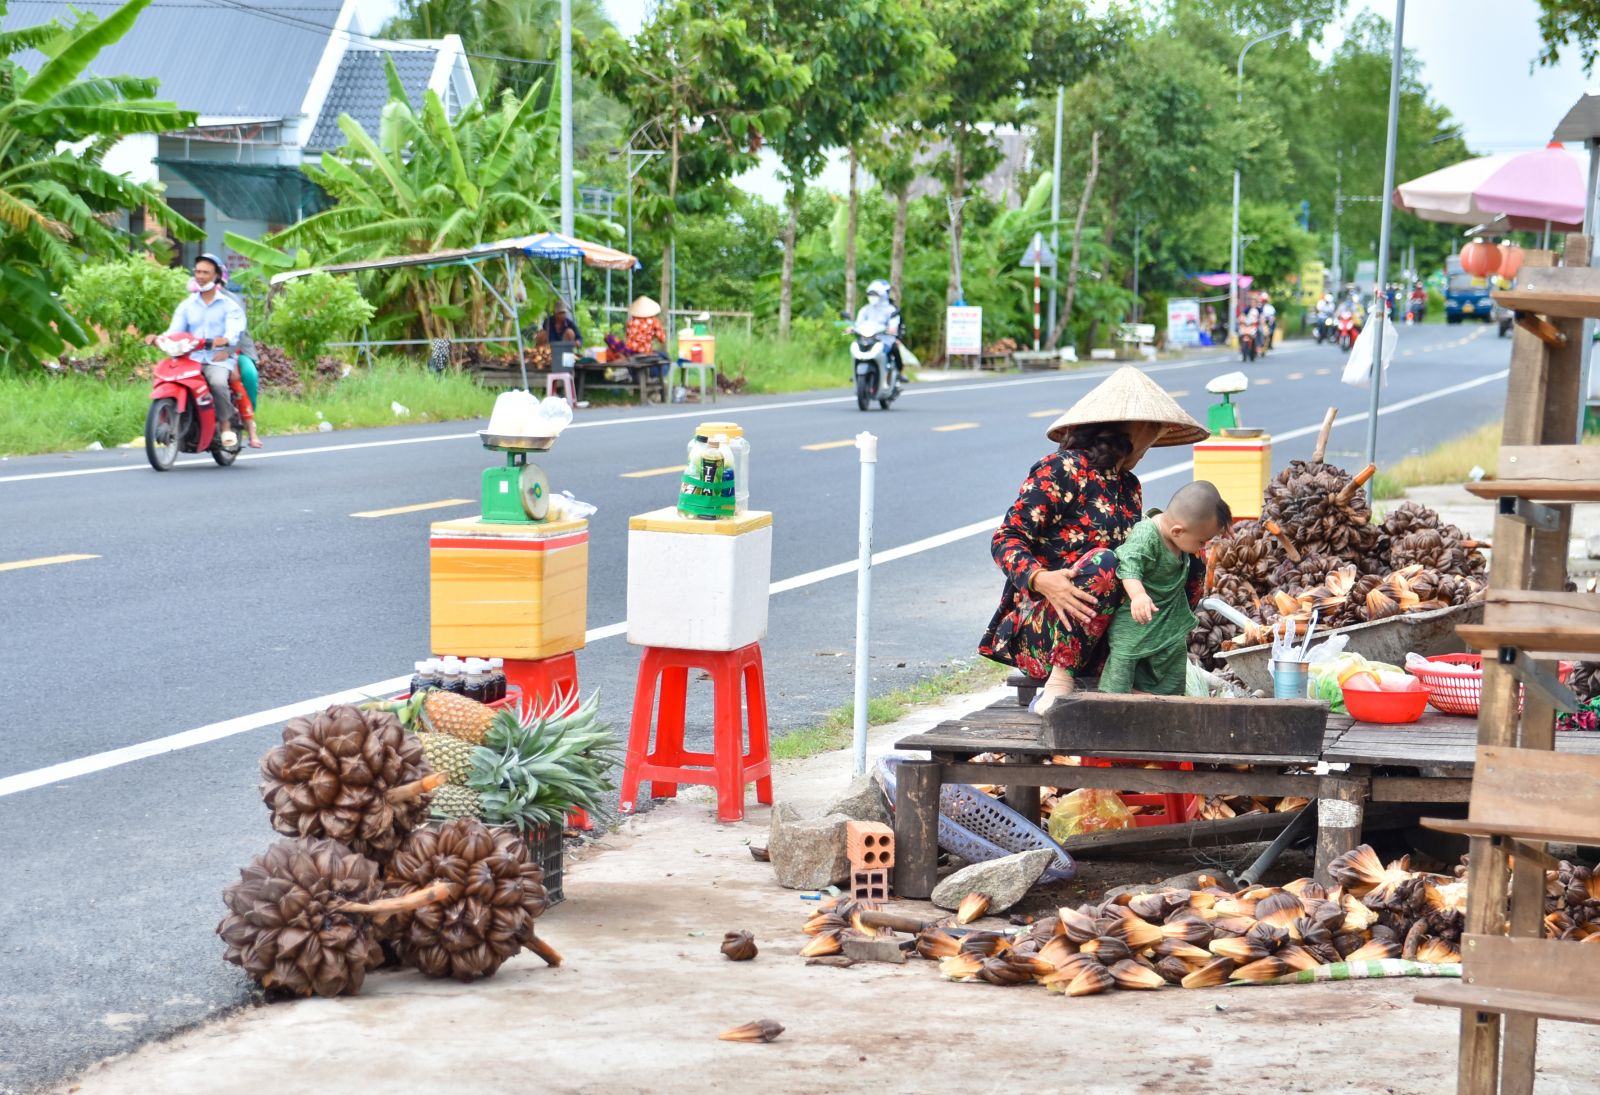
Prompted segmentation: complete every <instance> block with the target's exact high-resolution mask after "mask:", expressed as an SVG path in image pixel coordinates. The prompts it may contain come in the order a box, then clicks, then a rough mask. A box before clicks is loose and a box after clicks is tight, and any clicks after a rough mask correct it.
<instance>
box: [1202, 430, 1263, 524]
mask: <svg viewBox="0 0 1600 1095" xmlns="http://www.w3.org/2000/svg"><path fill="white" fill-rule="evenodd" d="M1194 477H1195V478H1196V479H1205V480H1209V481H1210V482H1212V483H1214V484H1216V488H1217V490H1218V491H1220V492H1221V494H1222V499H1223V501H1225V502H1227V503H1228V508H1229V509H1231V510H1233V516H1234V517H1235V518H1244V517H1260V516H1261V498H1262V495H1264V494H1265V493H1266V491H1267V483H1268V482H1270V481H1271V479H1272V437H1271V436H1270V435H1268V434H1261V435H1260V436H1259V437H1213V438H1211V439H1210V440H1209V441H1201V442H1199V443H1198V444H1196V445H1195V447H1194Z"/></svg>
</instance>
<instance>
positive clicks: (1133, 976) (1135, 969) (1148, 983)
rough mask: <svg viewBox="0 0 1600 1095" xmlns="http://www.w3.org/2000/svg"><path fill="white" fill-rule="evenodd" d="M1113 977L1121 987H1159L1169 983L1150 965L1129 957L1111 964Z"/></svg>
mask: <svg viewBox="0 0 1600 1095" xmlns="http://www.w3.org/2000/svg"><path fill="white" fill-rule="evenodd" d="M1111 979H1112V980H1113V981H1115V982H1116V983H1117V987H1118V988H1119V989H1158V988H1160V987H1161V986H1162V985H1165V984H1166V983H1167V982H1166V979H1165V978H1163V977H1162V976H1161V975H1160V974H1159V973H1157V972H1156V971H1155V970H1153V969H1151V968H1150V967H1149V966H1146V965H1144V964H1142V963H1139V962H1134V961H1130V960H1128V959H1123V960H1122V961H1121V962H1117V963H1114V964H1113V965H1112V966H1111Z"/></svg>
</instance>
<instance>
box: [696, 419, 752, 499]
mask: <svg viewBox="0 0 1600 1095" xmlns="http://www.w3.org/2000/svg"><path fill="white" fill-rule="evenodd" d="M694 434H695V436H694V441H691V442H690V443H689V450H690V457H691V459H692V458H693V455H694V446H695V443H696V442H698V443H700V444H705V443H707V442H709V441H710V440H711V439H712V438H714V437H716V436H717V435H718V434H721V435H722V436H723V437H725V438H727V444H726V450H725V451H727V452H728V453H729V455H730V457H731V458H732V462H733V487H734V491H733V497H734V507H733V509H734V513H736V514H742V513H744V512H746V511H747V510H748V509H749V508H750V442H749V441H748V440H747V439H746V438H745V436H744V427H742V426H740V425H738V424H737V423H734V422H702V423H700V425H698V426H696V427H695V428H694Z"/></svg>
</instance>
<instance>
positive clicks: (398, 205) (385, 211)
mask: <svg viewBox="0 0 1600 1095" xmlns="http://www.w3.org/2000/svg"><path fill="white" fill-rule="evenodd" d="M388 76H389V102H388V103H387V104H386V105H385V106H384V108H383V114H382V116H381V121H380V123H379V127H378V134H377V136H376V137H373V136H372V135H370V134H368V133H367V131H366V130H365V129H363V128H362V126H361V124H360V123H359V122H357V121H355V120H354V119H353V118H351V117H350V116H349V115H343V116H341V117H340V119H339V127H340V129H342V130H343V131H344V134H345V137H346V140H347V143H346V145H345V146H344V147H343V148H341V149H339V150H337V151H335V152H327V153H324V154H323V156H322V161H321V163H320V164H318V165H312V164H307V165H306V166H305V168H304V170H305V173H306V175H307V176H309V177H310V178H311V179H312V180H313V181H314V182H316V183H317V185H319V186H321V187H322V188H323V189H324V190H326V191H327V192H328V193H329V194H330V195H332V196H333V198H334V199H335V200H336V202H337V204H336V205H334V206H333V207H332V208H330V209H326V210H324V211H323V212H321V213H318V214H317V215H316V216H313V217H309V218H307V219H306V220H304V221H301V222H300V223H299V224H297V225H294V226H292V227H290V228H287V229H285V230H284V231H282V232H279V233H277V234H276V235H274V236H270V237H268V238H266V239H265V240H263V241H261V242H260V243H255V242H253V241H251V240H247V239H243V238H241V237H239V236H235V235H233V234H232V233H230V234H229V235H228V237H227V238H228V243H229V245H230V246H232V247H234V248H235V249H236V250H238V251H239V252H240V253H241V254H244V255H246V256H248V257H249V258H251V259H253V260H255V261H256V262H258V263H260V264H261V265H263V266H265V267H267V268H269V269H284V268H288V267H290V266H295V265H302V266H303V265H312V264H318V265H321V264H329V263H340V262H355V261H360V260H363V259H372V258H381V257H384V256H389V255H404V254H423V253H427V252H430V251H440V250H444V249H447V248H465V247H472V246H475V245H477V244H480V243H487V242H491V241H493V240H497V239H504V238H506V237H508V236H519V235H524V234H527V233H530V232H537V231H542V230H546V229H550V228H552V227H553V226H554V224H555V220H556V215H557V210H556V208H555V206H556V201H557V198H556V196H555V192H556V188H557V185H558V182H559V180H558V178H557V173H556V169H555V166H554V165H555V164H556V162H557V155H556V146H557V142H558V141H559V137H560V134H559V125H558V122H557V118H556V110H555V109H554V108H553V107H545V108H541V107H539V106H537V105H536V100H537V99H538V98H539V92H540V89H539V87H538V86H537V85H536V86H534V87H532V88H530V89H528V91H527V93H526V94H524V95H522V96H520V97H518V96H515V95H512V94H511V93H509V92H508V93H506V94H505V95H504V96H503V97H502V98H501V100H500V103H499V105H498V106H490V105H489V104H487V103H485V102H484V101H483V100H478V101H477V102H474V103H472V104H469V105H468V107H467V108H466V109H465V110H463V111H462V112H461V113H460V114H459V115H457V116H456V118H455V120H454V121H451V120H450V119H449V118H448V117H447V116H446V115H445V110H444V103H443V102H442V101H441V100H440V98H439V96H438V95H436V94H434V93H433V92H432V91H430V92H428V93H427V95H426V97H425V98H424V101H423V106H422V111H421V113H420V114H419V113H417V112H416V111H414V110H412V108H411V105H410V103H409V102H408V101H407V99H406V95H405V89H404V88H403V87H402V86H401V84H400V79H399V76H398V75H397V74H396V72H395V69H394V65H393V63H392V62H390V63H389V65H388ZM579 223H580V225H581V226H582V227H581V230H582V231H584V232H588V233H591V234H592V233H608V232H609V228H608V226H607V225H604V224H601V223H597V222H595V221H594V220H593V219H592V218H589V217H587V216H585V215H583V214H581V213H580V214H579ZM286 248H293V249H297V250H298V252H299V253H298V255H294V256H291V255H290V254H289V253H288V252H287V251H286V250H284V249H286ZM370 277H371V279H372V280H371V282H370V283H369V285H368V288H367V293H366V296H367V299H368V300H370V301H371V302H372V303H373V304H374V306H375V307H376V308H377V310H378V316H379V319H380V323H379V326H380V329H381V330H384V331H385V332H393V331H397V330H398V331H406V332H408V333H420V334H422V335H423V336H424V337H428V338H434V337H441V336H448V335H450V334H452V333H454V331H455V329H456V328H455V325H456V324H457V323H458V322H462V321H466V325H467V328H468V329H469V330H471V331H473V332H478V331H483V330H486V329H487V328H488V326H489V324H490V323H491V322H492V321H493V320H492V317H493V316H494V314H495V305H494V302H493V301H492V299H491V298H490V297H489V295H488V293H487V291H486V290H485V289H484V288H483V285H482V283H481V282H480V281H479V280H478V279H477V278H476V277H475V276H474V275H473V274H472V273H471V272H470V271H467V270H465V269H463V268H461V267H439V268H435V269H426V268H420V267H403V268H396V269H391V270H383V271H376V272H374V274H372V275H370Z"/></svg>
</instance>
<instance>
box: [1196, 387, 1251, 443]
mask: <svg viewBox="0 0 1600 1095" xmlns="http://www.w3.org/2000/svg"><path fill="white" fill-rule="evenodd" d="M1249 387H1250V380H1249V378H1248V377H1246V376H1245V375H1244V373H1239V372H1234V373H1224V374H1223V375H1222V376H1218V377H1213V378H1212V379H1210V380H1208V381H1207V382H1206V391H1208V392H1210V393H1211V394H1213V395H1220V396H1221V397H1222V402H1221V403H1213V404H1211V406H1210V407H1208V408H1206V429H1208V430H1210V431H1211V432H1212V433H1222V432H1223V431H1224V430H1235V429H1238V428H1239V426H1240V422H1239V405H1238V404H1237V403H1235V402H1234V401H1233V400H1232V398H1231V397H1232V396H1235V395H1237V394H1238V393H1240V392H1242V391H1244V390H1245V389H1247V388H1249Z"/></svg>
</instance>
